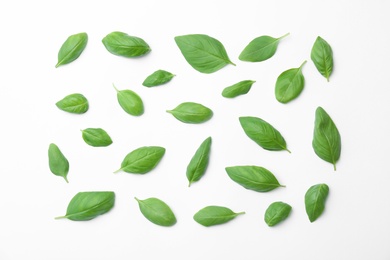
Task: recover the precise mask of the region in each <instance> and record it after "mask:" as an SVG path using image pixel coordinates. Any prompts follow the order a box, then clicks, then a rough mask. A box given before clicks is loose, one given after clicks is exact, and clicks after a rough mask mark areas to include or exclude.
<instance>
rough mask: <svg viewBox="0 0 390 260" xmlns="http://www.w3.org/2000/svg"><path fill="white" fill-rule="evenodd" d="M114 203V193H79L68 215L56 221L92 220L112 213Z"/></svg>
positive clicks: (72, 201)
mask: <svg viewBox="0 0 390 260" xmlns="http://www.w3.org/2000/svg"><path fill="white" fill-rule="evenodd" d="M114 203H115V193H114V192H112V191H87V192H79V193H77V194H76V195H75V196H74V197H73V199H72V200H71V201H70V202H69V205H68V208H67V210H66V215H65V216H61V217H56V219H61V218H67V219H70V220H74V221H85V220H91V219H93V218H96V217H97V216H99V215H102V214H104V213H107V212H108V211H110V209H112V207H114Z"/></svg>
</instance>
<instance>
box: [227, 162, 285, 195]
mask: <svg viewBox="0 0 390 260" xmlns="http://www.w3.org/2000/svg"><path fill="white" fill-rule="evenodd" d="M225 170H226V172H227V174H228V175H229V177H230V179H232V180H233V181H235V182H237V183H238V184H240V185H241V186H243V187H244V188H245V189H248V190H254V191H258V192H267V191H271V190H274V189H276V188H279V187H285V186H284V185H280V184H279V182H278V180H277V179H276V178H275V176H274V175H273V174H272V173H271V172H270V171H268V170H267V169H265V168H263V167H259V166H232V167H226V168H225Z"/></svg>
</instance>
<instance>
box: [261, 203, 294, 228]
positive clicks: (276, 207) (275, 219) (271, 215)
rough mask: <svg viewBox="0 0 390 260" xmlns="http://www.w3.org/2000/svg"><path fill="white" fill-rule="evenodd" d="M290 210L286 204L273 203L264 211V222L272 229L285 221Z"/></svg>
mask: <svg viewBox="0 0 390 260" xmlns="http://www.w3.org/2000/svg"><path fill="white" fill-rule="evenodd" d="M291 209H292V208H291V206H290V205H288V204H287V203H284V202H281V201H278V202H274V203H272V204H271V205H269V207H268V208H267V210H266V211H265V215H264V221H265V223H267V225H268V226H270V227H273V226H275V225H277V224H279V223H280V222H282V221H283V220H285V219H286V218H287V217H288V216H289V215H290V212H291Z"/></svg>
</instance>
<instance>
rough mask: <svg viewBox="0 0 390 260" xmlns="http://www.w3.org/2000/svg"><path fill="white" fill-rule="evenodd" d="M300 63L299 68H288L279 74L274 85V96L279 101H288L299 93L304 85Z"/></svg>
mask: <svg viewBox="0 0 390 260" xmlns="http://www.w3.org/2000/svg"><path fill="white" fill-rule="evenodd" d="M305 63H306V61H304V62H303V63H302V65H301V66H300V67H299V68H294V69H289V70H286V71H284V72H283V73H282V74H280V75H279V77H278V79H277V80H276V85H275V97H276V99H277V100H278V101H279V102H280V103H283V104H285V103H288V102H290V101H291V100H293V99H295V98H296V97H298V96H299V94H301V92H302V90H303V87H304V86H305V77H304V76H303V74H302V66H303V65H305Z"/></svg>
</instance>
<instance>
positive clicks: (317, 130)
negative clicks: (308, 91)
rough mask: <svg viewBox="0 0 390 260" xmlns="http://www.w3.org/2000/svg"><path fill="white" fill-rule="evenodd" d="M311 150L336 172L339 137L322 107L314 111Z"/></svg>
mask: <svg viewBox="0 0 390 260" xmlns="http://www.w3.org/2000/svg"><path fill="white" fill-rule="evenodd" d="M313 149H314V152H315V153H316V154H317V155H318V157H320V158H321V159H322V160H324V161H327V162H329V163H332V164H333V168H334V170H336V162H337V161H338V160H339V158H340V153H341V137H340V133H339V130H338V129H337V127H336V125H335V123H334V122H333V120H332V118H330V116H329V115H328V113H326V111H325V110H324V109H323V108H322V107H318V108H317V110H316V119H315V122H314V134H313Z"/></svg>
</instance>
